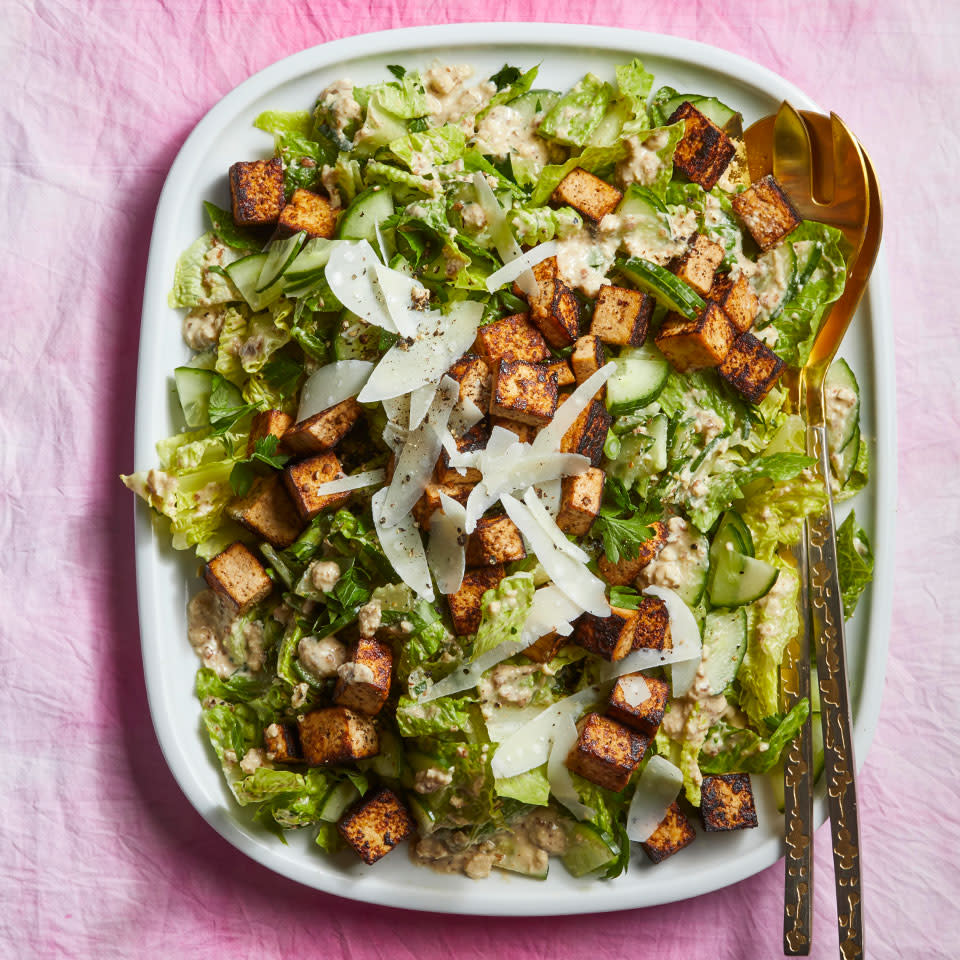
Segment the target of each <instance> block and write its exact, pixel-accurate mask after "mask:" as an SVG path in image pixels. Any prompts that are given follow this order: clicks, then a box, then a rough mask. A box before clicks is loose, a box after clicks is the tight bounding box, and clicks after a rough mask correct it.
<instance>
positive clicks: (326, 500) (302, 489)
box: [283, 450, 350, 520]
mask: <svg viewBox="0 0 960 960" xmlns="http://www.w3.org/2000/svg"><path fill="white" fill-rule="evenodd" d="M342 476H344V472H343V470H342V469H341V468H340V461H339V460H338V459H337V456H336V454H335V453H333V452H331V451H329V450H328V451H327V452H326V453H321V454H318V455H317V456H315V457H310V459H309V460H301V461H300V462H299V463H291V464H289V465H288V466H287V468H286V469H285V470H284V471H283V479H284V482H285V483H286V485H287V492H288V493H289V494H290V496H291V498H292V499H293V505H294V506H295V507H296V508H297V512H298V513H299V514H300V516H301V517H302V518H303V519H304V520H312V519H313V518H314V517H315V516H316V515H317V514H318V513H320V511H321V510H329V509H330V508H331V507H337V506H339V505H340V504H341V503H346V502H347V500H349V499H350V491H349V490H347V491H345V492H344V493H321V492H318V490H317V488H318V487H319V486H320V485H321V484H324V483H329V481H331V480H336V479H338V478H339V477H342Z"/></svg>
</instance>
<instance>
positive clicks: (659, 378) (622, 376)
mask: <svg viewBox="0 0 960 960" xmlns="http://www.w3.org/2000/svg"><path fill="white" fill-rule="evenodd" d="M614 362H615V363H616V371H615V372H614V374H613V376H612V377H611V378H610V379H609V380H608V381H607V409H608V410H609V411H610V413H612V414H613V415H614V416H615V417H619V416H621V415H623V414H625V413H632V412H633V411H634V410H639V409H640V407H645V406H646V405H647V404H648V403H650V402H651V401H653V400H655V399H656V397H657V396H658V395H659V393H660V391H661V390H662V389H663V385H664V384H665V383H666V382H667V377H668V375H669V373H670V364H669V363H668V362H667V361H666V360H665V359H662V358H658V357H655V356H652V355H651V354H650V353H647V352H641V351H630V352H627V351H626V350H624V351H623V352H622V353H621V354H620V356H619V357H617V359H616V360H615V361H614Z"/></svg>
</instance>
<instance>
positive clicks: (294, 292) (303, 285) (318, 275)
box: [283, 269, 327, 297]
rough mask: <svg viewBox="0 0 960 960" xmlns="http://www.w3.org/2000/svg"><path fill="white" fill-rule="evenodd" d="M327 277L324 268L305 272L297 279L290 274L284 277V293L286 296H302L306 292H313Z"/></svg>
mask: <svg viewBox="0 0 960 960" xmlns="http://www.w3.org/2000/svg"><path fill="white" fill-rule="evenodd" d="M326 281H327V278H326V275H325V274H324V272H323V270H322V269H320V270H314V271H313V273H305V274H303V276H300V277H296V278H295V279H294V278H292V277H290V276H284V278H283V295H284V296H285V297H302V296H303V295H304V294H308V293H313V291H314V290H315V289H316V288H317V287H318V286H320V285H321V284H323V283H326Z"/></svg>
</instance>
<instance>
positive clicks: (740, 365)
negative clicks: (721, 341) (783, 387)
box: [717, 333, 783, 403]
mask: <svg viewBox="0 0 960 960" xmlns="http://www.w3.org/2000/svg"><path fill="white" fill-rule="evenodd" d="M717 372H718V373H719V374H720V376H721V377H723V379H724V380H726V381H727V383H729V384H730V386H731V387H733V388H734V390H737V391H738V392H739V393H741V394H743V396H745V397H746V398H747V399H748V400H749V401H750V402H751V403H760V402H761V401H762V400H763V398H764V397H765V396H766V395H767V394H768V393H769V392H770V389H771V388H772V387H773V385H774V384H775V383H776V382H777V380H778V379H779V377H780V374H781V373H783V361H782V360H781V359H780V358H779V357H778V356H777V355H776V354H775V353H774V352H773V351H772V350H771V349H770V348H769V347H768V346H767V345H766V344H765V343H763V341H761V340H758V339H757V338H756V337H755V336H754V335H753V334H752V333H744V334H741V335H740V336H739V337H738V338H737V339H736V341H734V343H733V346H731V347H730V350H729V351H728V352H727V355H726V356H725V357H724V358H723V362H722V363H721V364H720V366H719V367H717Z"/></svg>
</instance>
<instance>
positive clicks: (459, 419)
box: [450, 397, 484, 437]
mask: <svg viewBox="0 0 960 960" xmlns="http://www.w3.org/2000/svg"><path fill="white" fill-rule="evenodd" d="M483 416H484V414H483V411H482V410H481V409H480V408H479V407H478V406H477V405H476V404H475V403H474V402H473V401H472V400H471V399H470V398H469V397H461V398H460V400H459V402H458V403H457V405H456V406H455V407H454V408H453V412H452V413H451V414H450V432H451V433H452V434H453V435H454V436H455V437H462V436H463V435H464V434H465V433H466V432H467V431H468V430H469V429H470V428H471V427H473V426H476V425H477V424H478V423H479V422H480V421H481V420H482V419H483Z"/></svg>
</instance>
